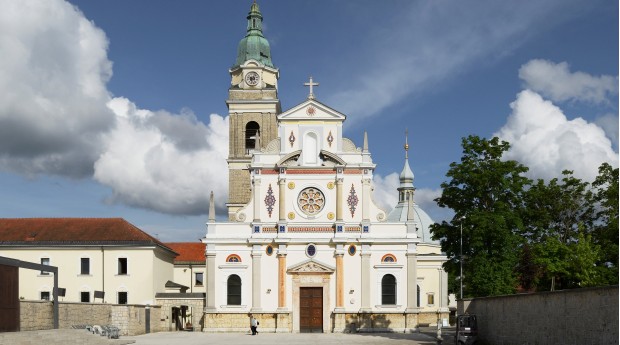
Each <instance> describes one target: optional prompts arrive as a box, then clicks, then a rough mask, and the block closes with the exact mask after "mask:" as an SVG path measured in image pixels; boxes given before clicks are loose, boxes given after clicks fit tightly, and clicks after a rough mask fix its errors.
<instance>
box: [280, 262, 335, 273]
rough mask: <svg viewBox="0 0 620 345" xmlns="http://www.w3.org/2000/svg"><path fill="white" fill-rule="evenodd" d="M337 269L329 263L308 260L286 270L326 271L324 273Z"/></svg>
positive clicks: (299, 271) (303, 271)
mask: <svg viewBox="0 0 620 345" xmlns="http://www.w3.org/2000/svg"><path fill="white" fill-rule="evenodd" d="M335 271H336V269H335V268H334V267H331V266H329V265H327V264H324V263H322V262H319V261H316V260H312V259H310V260H306V261H304V262H302V263H299V264H297V265H294V266H291V267H289V268H288V270H286V272H287V273H297V274H302V273H315V274H316V273H324V274H332V273H334V272H335Z"/></svg>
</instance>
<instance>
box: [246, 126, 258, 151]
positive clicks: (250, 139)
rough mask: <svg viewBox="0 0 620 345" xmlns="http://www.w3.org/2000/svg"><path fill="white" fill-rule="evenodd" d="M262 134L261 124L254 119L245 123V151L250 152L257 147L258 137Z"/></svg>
mask: <svg viewBox="0 0 620 345" xmlns="http://www.w3.org/2000/svg"><path fill="white" fill-rule="evenodd" d="M258 135H260V126H259V125H258V123H256V122H254V121H250V122H248V123H247V124H246V125H245V153H246V154H249V153H250V152H252V150H254V149H255V148H256V138H257V137H258Z"/></svg>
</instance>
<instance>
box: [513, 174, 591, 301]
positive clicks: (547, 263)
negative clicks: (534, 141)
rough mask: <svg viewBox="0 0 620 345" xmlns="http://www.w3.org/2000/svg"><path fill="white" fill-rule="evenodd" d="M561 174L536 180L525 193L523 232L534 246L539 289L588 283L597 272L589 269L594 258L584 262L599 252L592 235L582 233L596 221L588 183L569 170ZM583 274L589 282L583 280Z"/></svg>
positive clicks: (569, 286)
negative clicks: (549, 179) (558, 177)
mask: <svg viewBox="0 0 620 345" xmlns="http://www.w3.org/2000/svg"><path fill="white" fill-rule="evenodd" d="M562 174H563V178H562V179H561V180H558V179H557V178H554V179H552V180H551V181H549V183H548V184H545V182H544V181H543V180H538V181H537V183H536V184H534V185H532V186H531V187H530V189H529V190H528V191H527V193H526V195H525V203H526V206H527V207H526V208H525V211H524V216H523V219H524V223H525V224H526V227H525V230H524V232H523V234H522V235H523V240H524V241H525V243H527V244H529V245H532V246H533V248H534V260H533V262H534V263H535V264H537V265H538V272H539V276H538V280H537V285H538V286H537V288H538V289H539V290H555V289H557V288H563V289H564V288H572V287H578V286H584V285H588V286H589V285H592V282H593V281H594V280H595V276H598V274H596V272H594V271H592V270H596V269H595V265H594V262H592V265H590V266H588V267H586V266H583V265H585V263H586V262H591V261H592V260H595V261H596V257H597V255H598V249H597V247H596V246H595V245H594V244H593V243H591V237H590V236H589V235H587V234H585V232H587V231H590V230H591V229H592V226H593V224H594V221H595V212H594V207H593V199H592V192H591V191H590V189H589V183H587V182H583V181H581V180H580V179H578V178H575V177H574V176H573V175H572V174H573V173H572V171H569V170H566V171H563V172H562ZM571 263H572V266H570V264H571ZM582 273H583V274H582ZM586 277H587V279H588V282H586V281H583V279H585V278H586Z"/></svg>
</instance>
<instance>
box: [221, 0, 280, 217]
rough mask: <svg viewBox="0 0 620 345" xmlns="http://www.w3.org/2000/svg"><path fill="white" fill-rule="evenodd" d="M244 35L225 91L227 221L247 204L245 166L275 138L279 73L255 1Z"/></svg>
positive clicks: (278, 110)
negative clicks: (253, 155)
mask: <svg viewBox="0 0 620 345" xmlns="http://www.w3.org/2000/svg"><path fill="white" fill-rule="evenodd" d="M247 20H248V25H247V33H246V35H245V37H244V38H243V39H241V41H240V42H239V46H238V48H237V60H236V61H235V64H234V65H233V66H232V68H231V69H230V70H229V73H230V77H231V85H230V88H229V89H228V100H226V105H227V106H228V115H229V119H230V123H229V142H228V160H227V162H228V203H227V204H226V206H227V207H228V218H229V220H234V214H235V212H236V211H237V210H239V209H240V208H241V207H242V206H244V205H245V204H246V203H248V202H249V201H250V196H251V188H252V186H251V185H250V172H249V170H248V165H249V164H250V162H251V160H252V154H253V153H254V152H255V151H260V149H261V148H264V147H265V146H266V145H267V144H269V142H270V141H271V140H273V139H275V138H277V121H276V116H277V115H278V114H279V113H281V112H282V108H281V106H280V100H279V99H278V79H279V77H280V74H279V71H278V69H277V68H276V67H275V66H274V65H273V63H272V62H271V50H270V48H269V42H268V41H267V39H266V38H265V36H263V16H262V14H261V13H260V10H259V8H258V4H257V3H256V1H254V2H253V3H252V6H251V7H250V12H249V13H248V16H247Z"/></svg>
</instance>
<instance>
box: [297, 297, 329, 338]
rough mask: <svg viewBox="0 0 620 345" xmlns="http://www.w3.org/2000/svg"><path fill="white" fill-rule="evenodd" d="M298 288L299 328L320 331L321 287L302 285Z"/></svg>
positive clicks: (321, 313)
mask: <svg viewBox="0 0 620 345" xmlns="http://www.w3.org/2000/svg"><path fill="white" fill-rule="evenodd" d="M299 290H300V291H299V330H300V331H301V332H311V333H322V332H323V288H322V287H302V288H300V289H299Z"/></svg>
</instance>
